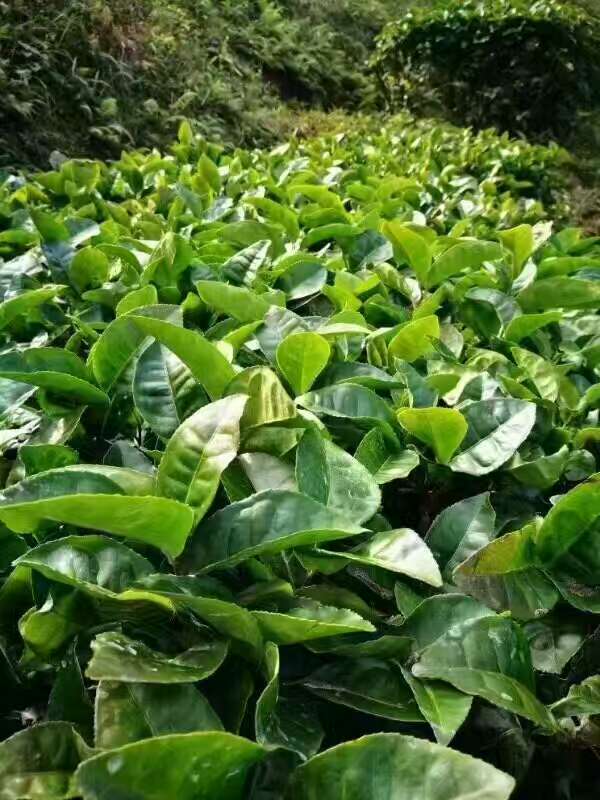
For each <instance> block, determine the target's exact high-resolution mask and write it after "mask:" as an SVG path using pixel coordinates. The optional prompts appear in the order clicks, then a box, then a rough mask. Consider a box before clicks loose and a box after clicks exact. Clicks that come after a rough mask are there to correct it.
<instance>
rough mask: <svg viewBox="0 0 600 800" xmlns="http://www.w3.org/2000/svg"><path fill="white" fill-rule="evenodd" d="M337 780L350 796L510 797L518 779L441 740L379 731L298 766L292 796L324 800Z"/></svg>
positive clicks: (377, 799)
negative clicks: (436, 741) (450, 747)
mask: <svg viewBox="0 0 600 800" xmlns="http://www.w3.org/2000/svg"><path fill="white" fill-rule="evenodd" d="M373 764H377V769H376V770H374V769H373ZM333 785H335V786H336V792H338V793H339V795H340V796H343V797H344V798H345V800H362V798H364V797H369V798H372V800H388V798H402V797H407V798H408V797H410V798H411V800H469V799H470V798H475V797H477V798H481V800H508V798H509V797H510V795H511V793H512V790H513V788H514V786H515V781H514V779H513V778H511V777H510V776H509V775H506V774H505V773H504V772H500V770H498V769H496V768H495V767H492V766H490V765H489V764H486V763H485V762H484V761H479V760H478V759H476V758H471V757H470V756H467V755H464V754H463V753H459V752H457V751H455V750H450V749H449V748H446V747H442V746H441V745H437V744H432V743H431V742H427V741H423V740H422V739H415V738H413V737H412V736H401V735H400V734H394V733H378V734H373V735H372V736H365V737H363V738H362V739H358V740H357V741H354V742H348V743H346V744H342V745H339V746H338V747H334V748H332V749H331V750H326V751H325V752H324V753H321V754H320V755H318V756H315V758H312V759H311V760H310V761H309V762H308V763H307V764H306V765H305V766H302V767H300V768H299V769H298V770H297V772H296V774H295V776H294V779H293V782H292V786H291V788H290V791H289V792H288V797H289V798H290V800H291V798H294V800H319V799H320V798H323V797H326V796H327V792H328V791H330V789H331V787H332V786H333Z"/></svg>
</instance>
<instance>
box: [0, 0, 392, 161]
mask: <svg viewBox="0 0 600 800" xmlns="http://www.w3.org/2000/svg"><path fill="white" fill-rule="evenodd" d="M0 5H1V6H2V12H3V13H1V14H0V90H1V91H2V95H3V97H4V102H3V104H2V109H1V110H0V151H2V154H1V155H0V158H1V159H2V160H3V162H4V163H5V164H15V163H24V164H27V163H30V164H42V163H44V164H47V158H48V155H49V154H50V153H51V152H52V151H53V150H54V149H57V148H58V149H60V150H61V151H63V152H65V153H67V154H69V155H80V156H83V155H90V154H92V153H93V154H97V155H99V156H110V155H112V156H116V155H118V153H119V151H120V149H121V148H123V147H131V146H135V145H144V146H153V145H162V146H165V145H166V144H168V143H169V142H170V141H171V140H172V139H173V138H174V136H175V134H176V131H177V126H178V125H179V122H180V121H181V120H182V118H184V117H189V118H193V119H194V120H195V122H196V125H197V126H198V128H199V129H200V130H201V131H202V132H203V133H205V134H206V135H207V136H209V137H211V138H213V139H216V140H219V141H222V142H224V143H226V144H258V145H260V144H266V143H271V142H273V141H275V140H276V139H277V138H280V137H281V135H282V134H285V133H286V132H287V131H288V130H289V127H290V125H291V124H292V123H291V122H290V117H289V114H286V113H285V112H284V111H283V109H282V108H281V103H282V101H283V100H285V101H287V102H288V103H291V104H292V105H293V104H297V103H302V104H304V105H306V106H309V107H310V108H313V109H315V108H317V109H318V108H323V109H331V108H334V107H337V106H344V107H347V108H350V109H356V108H358V107H363V106H370V107H372V106H373V105H374V104H375V103H376V98H375V91H374V90H375V84H374V82H373V80H372V78H371V76H370V75H369V74H368V73H367V72H366V70H365V68H364V65H365V62H366V60H367V58H368V55H369V52H370V50H371V48H372V46H373V42H374V38H375V36H376V35H377V33H378V32H379V30H380V29H381V27H382V26H383V24H384V23H385V22H386V21H388V20H389V19H390V13H391V11H392V9H397V8H398V3H395V2H390V0H366V2H359V0H340V2H336V3H334V4H331V3H327V4H324V3H321V2H318V0H281V1H280V2H271V0H218V2H216V0H110V1H108V0H67V1H66V2H65V0H48V2H46V0H15V1H14V2H11V3H10V4H8V3H3V4H0ZM1 163H2V161H0V164H1Z"/></svg>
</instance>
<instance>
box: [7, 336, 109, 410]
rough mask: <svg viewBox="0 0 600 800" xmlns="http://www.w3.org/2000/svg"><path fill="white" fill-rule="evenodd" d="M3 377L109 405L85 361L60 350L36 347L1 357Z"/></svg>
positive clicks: (91, 402) (15, 351)
mask: <svg viewBox="0 0 600 800" xmlns="http://www.w3.org/2000/svg"><path fill="white" fill-rule="evenodd" d="M0 378H9V379H10V380H12V381H18V382H20V383H29V384H31V385H32V386H39V387H41V388H42V389H46V390H47V391H49V392H52V393H53V394H57V395H59V396H64V397H66V398H68V399H69V400H71V401H74V402H78V403H90V404H93V405H108V403H109V399H108V397H107V396H106V394H105V393H104V392H103V391H102V390H101V389H98V387H97V386H94V385H93V383H92V378H91V376H90V374H89V372H88V370H87V368H86V366H85V364H84V363H83V361H82V360H81V359H80V358H79V357H78V356H76V355H75V353H71V352H69V351H68V350H61V349H60V348H58V347H36V348H31V349H29V350H23V351H17V350H13V351H10V352H8V353H2V354H0Z"/></svg>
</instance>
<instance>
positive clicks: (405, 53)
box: [373, 0, 600, 142]
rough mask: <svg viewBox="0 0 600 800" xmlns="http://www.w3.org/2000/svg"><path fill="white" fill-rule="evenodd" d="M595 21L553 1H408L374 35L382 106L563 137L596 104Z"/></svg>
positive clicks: (598, 31)
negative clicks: (408, 6) (417, 3)
mask: <svg viewBox="0 0 600 800" xmlns="http://www.w3.org/2000/svg"><path fill="white" fill-rule="evenodd" d="M599 53H600V22H599V20H598V18H597V17H596V16H595V15H593V14H592V13H591V12H588V11H586V10H585V9H584V8H581V7H579V6H577V5H576V4H574V3H571V2H559V0H537V1H536V2H533V3H527V2H523V0H493V1H492V2H490V1H489V0H486V1H485V2H481V0H451V1H450V2H440V3H438V4H436V5H434V6H433V8H428V7H425V8H421V7H419V6H416V7H415V8H414V9H412V10H411V11H410V13H408V14H405V15H404V16H403V17H401V18H400V19H399V20H398V21H397V22H391V23H389V24H388V25H387V26H386V28H385V29H384V31H383V32H382V34H381V36H380V37H379V40H378V43H377V47H376V51H375V55H374V56H373V65H374V67H375V69H376V71H377V73H378V74H379V77H380V80H381V83H382V86H383V88H384V91H385V93H386V95H387V97H388V100H389V102H390V103H391V104H392V106H395V107H398V106H399V105H400V106H401V105H406V106H408V107H409V108H411V109H412V110H415V111H419V112H421V113H423V112H426V113H430V114H431V113H438V114H440V115H441V116H444V117H445V118H447V119H450V120H451V121H453V122H455V123H458V124H467V125H474V126H476V127H478V128H481V127H487V126H490V125H494V126H496V127H498V128H499V129H500V130H506V131H511V132H512V133H525V134H526V135H529V136H534V137H538V138H547V137H549V136H553V137H557V138H558V140H559V141H563V142H566V141H568V140H569V139H572V137H573V135H574V134H579V133H580V130H579V129H580V128H581V127H582V125H584V112H588V113H589V112H590V111H593V110H596V111H597V110H598V108H599V107H600V55H599Z"/></svg>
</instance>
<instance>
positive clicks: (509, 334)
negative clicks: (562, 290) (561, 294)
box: [503, 311, 563, 342]
mask: <svg viewBox="0 0 600 800" xmlns="http://www.w3.org/2000/svg"><path fill="white" fill-rule="evenodd" d="M562 316H563V314H562V311H544V312H542V313H541V314H522V315H521V316H520V317H515V318H514V319H512V320H511V321H510V322H509V323H508V325H507V326H506V328H505V329H504V337H503V338H504V339H506V340H507V341H509V342H520V341H521V339H526V338H527V337H528V336H531V334H532V333H535V332H536V331H538V330H540V328H545V327H546V325H551V324H552V323H553V322H560V320H561V319H562Z"/></svg>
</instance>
